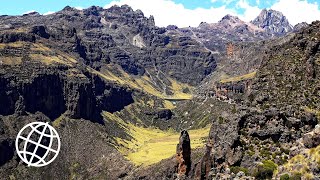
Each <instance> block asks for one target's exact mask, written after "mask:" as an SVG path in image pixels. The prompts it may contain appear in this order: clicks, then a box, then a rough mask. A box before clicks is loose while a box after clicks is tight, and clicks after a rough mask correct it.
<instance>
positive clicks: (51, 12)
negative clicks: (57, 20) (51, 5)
mask: <svg viewBox="0 0 320 180" xmlns="http://www.w3.org/2000/svg"><path fill="white" fill-rule="evenodd" d="M53 13H55V12H54V11H48V12H46V13H43V15H49V14H53Z"/></svg>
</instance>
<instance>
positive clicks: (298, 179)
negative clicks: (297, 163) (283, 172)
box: [290, 172, 302, 180]
mask: <svg viewBox="0 0 320 180" xmlns="http://www.w3.org/2000/svg"><path fill="white" fill-rule="evenodd" d="M301 177H302V174H301V173H297V172H296V173H294V174H293V175H292V176H291V177H290V180H301Z"/></svg>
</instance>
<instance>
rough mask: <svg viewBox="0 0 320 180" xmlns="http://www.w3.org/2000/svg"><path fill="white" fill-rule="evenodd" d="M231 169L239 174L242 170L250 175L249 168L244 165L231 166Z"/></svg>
mask: <svg viewBox="0 0 320 180" xmlns="http://www.w3.org/2000/svg"><path fill="white" fill-rule="evenodd" d="M230 171H231V172H233V173H234V174H237V173H238V172H240V171H242V172H244V173H245V174H246V176H248V175H249V171H248V169H247V168H244V167H239V166H231V167H230Z"/></svg>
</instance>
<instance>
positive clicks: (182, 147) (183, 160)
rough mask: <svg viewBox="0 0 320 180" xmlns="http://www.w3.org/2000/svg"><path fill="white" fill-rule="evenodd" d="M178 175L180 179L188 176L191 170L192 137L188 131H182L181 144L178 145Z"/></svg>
mask: <svg viewBox="0 0 320 180" xmlns="http://www.w3.org/2000/svg"><path fill="white" fill-rule="evenodd" d="M176 159H177V163H178V165H177V173H178V177H179V178H180V179H184V178H185V177H186V176H188V174H189V172H190V169H191V146H190V137H189V134H188V132H187V131H186V130H183V131H181V135H180V138H179V144H177V154H176Z"/></svg>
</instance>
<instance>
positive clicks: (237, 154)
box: [200, 21, 320, 179]
mask: <svg viewBox="0 0 320 180" xmlns="http://www.w3.org/2000/svg"><path fill="white" fill-rule="evenodd" d="M319 27H320V22H319V21H316V22H313V23H312V24H311V25H309V26H308V27H307V28H304V29H302V30H300V31H299V32H298V33H296V34H294V35H293V36H292V35H290V36H287V37H285V38H287V40H286V41H285V42H284V43H283V44H281V45H274V46H273V47H272V48H270V50H269V51H268V52H267V55H266V56H265V58H264V59H263V60H262V62H263V63H262V66H261V67H260V68H259V69H258V71H257V74H256V77H255V78H254V79H252V84H251V87H250V88H249V89H246V90H245V91H246V92H245V93H247V94H248V98H247V102H246V103H244V105H242V106H239V108H238V110H237V111H238V113H237V114H238V115H232V116H229V117H227V118H224V119H216V120H215V121H214V122H213V126H212V128H211V130H210V135H209V140H208V151H209V152H211V153H209V154H207V156H205V157H206V158H204V159H203V161H202V162H201V163H200V164H202V165H201V167H202V168H204V169H205V164H208V163H209V164H211V167H215V168H214V170H212V171H211V172H210V173H209V172H206V171H203V173H204V174H206V176H211V177H212V176H215V175H212V174H216V175H217V176H220V177H221V176H225V177H228V176H229V177H230V176H232V175H231V174H230V173H226V168H227V167H228V168H230V169H231V171H239V170H242V171H245V172H246V173H247V174H250V175H251V176H255V177H256V178H258V179H265V178H271V177H272V176H276V175H277V172H279V173H281V174H278V177H280V175H284V174H288V176H297V174H299V173H300V176H305V178H309V179H310V177H311V179H317V178H319V173H318V172H319V169H318V168H319V166H318V165H317V164H315V163H314V162H315V161H316V158H318V156H317V155H316V154H314V153H313V152H314V150H315V149H313V150H312V149H310V148H316V147H317V145H319V143H320V142H319V131H318V130H319V127H318V126H317V128H316V129H315V126H316V125H317V124H318V120H319V99H320V96H319V85H320V84H319V77H318V76H319V65H320V64H319V52H320V48H319V46H320V41H319V38H320V37H319V35H320V33H319ZM311 131H312V132H311ZM308 149H310V150H308ZM304 152H310V156H309V155H305V154H304ZM299 153H302V154H303V155H301V154H300V156H298V157H294V156H296V155H298V154H299ZM301 156H303V158H304V157H306V158H308V157H312V159H310V161H309V163H311V164H309V165H307V166H303V167H304V168H305V169H302V168H300V167H298V164H299V162H298V161H299V158H300V157H301ZM293 157H294V159H292V160H290V159H291V158H293ZM303 158H300V159H301V163H307V164H308V161H307V160H306V161H307V162H306V161H304V160H303ZM287 162H289V164H288V163H287ZM278 168H279V169H278ZM219 173H222V174H220V175H219Z"/></svg>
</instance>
